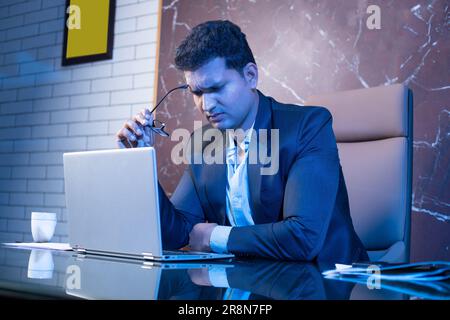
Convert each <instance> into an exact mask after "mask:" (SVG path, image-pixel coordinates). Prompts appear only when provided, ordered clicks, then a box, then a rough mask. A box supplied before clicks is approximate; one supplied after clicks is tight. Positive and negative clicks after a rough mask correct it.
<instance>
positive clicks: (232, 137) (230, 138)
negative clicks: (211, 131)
mask: <svg viewBox="0 0 450 320" xmlns="http://www.w3.org/2000/svg"><path fill="white" fill-rule="evenodd" d="M254 125H255V122H253V124H252V126H251V127H250V128H249V129H248V130H247V131H246V132H245V136H244V138H243V139H242V138H240V137H238V134H237V133H239V132H235V130H226V132H227V147H228V148H234V146H235V143H234V141H236V142H237V143H239V147H240V148H241V149H243V150H245V149H244V148H245V142H247V143H250V140H251V138H252V131H253V127H254ZM236 131H237V130H236Z"/></svg>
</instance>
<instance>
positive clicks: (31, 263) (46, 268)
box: [27, 249, 55, 279]
mask: <svg viewBox="0 0 450 320" xmlns="http://www.w3.org/2000/svg"><path fill="white" fill-rule="evenodd" d="M54 267H55V265H54V263H53V255H52V252H51V251H50V250H40V249H33V250H31V253H30V258H29V260H28V273H27V276H28V278H30V279H51V278H52V277H53V269H54Z"/></svg>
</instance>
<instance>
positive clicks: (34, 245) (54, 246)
mask: <svg viewBox="0 0 450 320" xmlns="http://www.w3.org/2000/svg"><path fill="white" fill-rule="evenodd" d="M3 244H4V245H6V246H10V247H16V248H26V249H48V250H64V251H67V250H72V248H71V247H70V245H69V244H68V243H56V242H10V243H3Z"/></svg>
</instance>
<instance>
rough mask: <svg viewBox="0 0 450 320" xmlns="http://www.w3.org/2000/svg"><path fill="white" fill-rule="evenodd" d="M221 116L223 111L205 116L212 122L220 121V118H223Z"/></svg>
mask: <svg viewBox="0 0 450 320" xmlns="http://www.w3.org/2000/svg"><path fill="white" fill-rule="evenodd" d="M223 117H224V113H223V112H219V113H214V114H211V115H209V116H207V118H208V120H209V121H212V122H220V121H221V120H223Z"/></svg>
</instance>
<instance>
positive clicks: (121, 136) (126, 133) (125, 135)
mask: <svg viewBox="0 0 450 320" xmlns="http://www.w3.org/2000/svg"><path fill="white" fill-rule="evenodd" d="M117 139H118V140H120V141H128V142H133V141H136V140H137V138H136V136H135V135H134V134H133V133H132V132H131V131H130V130H128V129H127V128H125V127H123V128H122V129H120V131H119V133H118V134H117Z"/></svg>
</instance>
